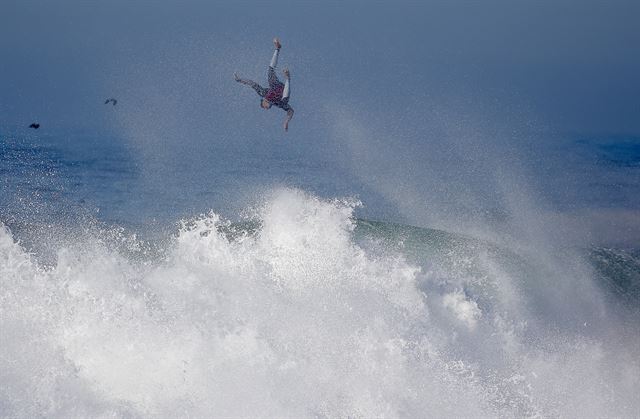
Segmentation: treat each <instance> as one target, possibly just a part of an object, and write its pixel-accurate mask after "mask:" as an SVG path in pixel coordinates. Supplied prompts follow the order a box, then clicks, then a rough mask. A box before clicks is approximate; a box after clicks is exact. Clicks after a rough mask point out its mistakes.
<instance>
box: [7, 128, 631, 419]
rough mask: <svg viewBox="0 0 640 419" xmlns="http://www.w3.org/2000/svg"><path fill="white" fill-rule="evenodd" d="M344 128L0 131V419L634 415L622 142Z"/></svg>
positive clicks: (627, 175)
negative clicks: (316, 144)
mask: <svg viewBox="0 0 640 419" xmlns="http://www.w3.org/2000/svg"><path fill="white" fill-rule="evenodd" d="M357 135H358V133H357V132H356V133H354V132H350V133H349V134H348V135H347V136H349V138H356V139H355V140H352V141H351V142H349V141H348V140H345V142H344V144H346V145H345V147H344V148H343V149H342V152H343V154H348V153H349V152H351V153H353V152H354V150H357V151H359V153H358V154H354V155H355V156H357V157H358V159H359V161H360V162H364V163H363V165H366V167H356V168H355V169H354V166H353V161H352V160H351V159H350V158H345V157H344V156H336V155H334V154H331V153H326V154H323V153H321V152H314V153H312V154H307V153H305V151H304V149H302V148H296V145H295V144H294V143H293V142H292V141H290V140H289V142H287V140H285V139H283V140H281V141H277V142H275V141H269V142H267V140H263V139H260V141H261V142H259V141H257V140H256V143H255V144H251V145H250V146H246V144H240V145H232V146H229V145H225V146H220V145H219V144H218V145H206V146H204V145H202V144H200V145H201V148H200V149H198V147H193V145H192V144H190V143H185V144H184V148H181V147H180V146H175V144H174V147H173V148H172V149H170V150H165V149H161V147H160V146H158V144H157V143H153V144H152V146H149V144H141V143H139V142H135V141H128V138H127V137H126V136H119V135H117V133H115V134H113V135H112V136H109V135H105V134H103V133H99V132H77V131H56V130H52V131H47V130H46V128H44V127H43V128H41V129H40V130H39V131H37V132H36V131H31V132H27V131H25V130H22V129H16V128H13V129H6V130H5V131H4V132H2V133H0V223H1V224H0V284H1V287H0V333H1V336H0V416H1V417H7V418H9V417H60V418H62V417H98V418H99V417H104V418H107V417H109V418H111V417H122V418H137V417H140V418H143V417H145V418H146V417H158V418H160V417H210V416H211V415H212V414H214V415H215V416H218V417H227V416H233V417H469V416H473V417H478V416H482V417H581V418H582V417H605V416H606V417H638V416H640V399H639V398H638V394H637V389H638V388H639V387H640V326H639V325H640V323H639V321H640V251H639V249H640V241H639V239H640V234H639V233H638V231H639V227H640V217H638V214H640V139H638V137H633V136H626V137H625V136H612V135H606V136H600V137H598V136H592V135H591V136H582V135H578V134H554V135H549V134H532V135H531V136H528V137H527V138H528V140H527V141H522V140H519V141H520V142H519V143H518V144H517V147H516V148H517V150H518V153H517V154H518V156H519V157H522V156H525V157H526V158H525V159H524V160H517V159H515V154H513V153H511V154H509V153H508V152H507V153H506V156H504V157H500V158H499V159H497V160H496V159H487V160H486V161H483V156H486V154H483V153H478V152H477V151H478V150H472V151H473V152H474V153H475V154H474V155H473V156H471V157H469V155H466V156H464V157H465V158H464V159H462V160H460V161H456V160H455V159H454V158H453V157H452V155H451V154H447V153H443V152H442V150H443V148H442V147H441V146H442V144H445V143H447V144H448V142H447V141H443V142H442V143H438V142H437V141H436V140H433V141H432V142H431V143H430V145H429V149H430V150H431V152H432V154H434V155H435V156H434V157H432V158H433V161H431V163H433V164H428V163H430V162H426V163H425V164H424V165H418V166H415V167H414V166H412V162H413V160H411V158H410V156H405V157H406V159H405V160H404V161H405V162H407V167H411V168H412V170H408V171H402V173H400V174H397V173H396V172H394V171H393V170H387V168H388V167H392V168H393V167H396V166H397V167H398V170H400V166H401V165H397V162H398V160H397V159H398V158H400V157H402V158H404V157H403V156H400V157H399V156H398V155H395V156H394V155H391V154H389V153H375V158H373V157H372V155H373V154H374V153H373V152H371V153H367V152H366V151H367V150H368V151H372V150H373V151H375V147H376V143H375V142H372V143H371V144H370V145H367V147H368V148H367V149H366V150H365V149H360V148H358V147H361V146H362V144H361V143H360V142H359V140H357ZM532 138H533V139H535V140H531V139H532ZM297 141H300V139H299V138H298V140H297ZM466 145H467V146H468V144H466ZM194 148H195V149H194ZM465 149H469V148H468V147H465ZM437 152H441V153H442V154H440V155H437ZM489 152H491V150H488V151H487V153H489ZM472 154H473V153H472ZM425 155H426V153H425ZM472 157H473V158H472ZM494 157H495V156H494ZM436 160H444V162H443V165H446V166H447V167H448V169H442V167H444V166H437V164H436ZM496 161H498V162H500V163H504V164H498V165H496V164H495V162H496ZM514 161H525V162H526V164H520V165H517V166H518V171H515V169H514V171H513V172H511V171H506V169H505V168H506V167H510V166H508V164H512V163H513V162H514ZM385 164H386V165H385ZM488 168H489V169H491V170H494V169H495V170H496V171H502V174H503V175H501V176H496V177H491V176H488V175H487V173H489V172H490V171H491V170H489V169H488ZM520 169H522V170H525V172H526V176H525V175H522V177H519V176H520V175H519V173H521V172H520V171H519V170H520ZM514 185H516V186H517V187H514ZM404 204H406V205H404ZM461 208H462V209H461Z"/></svg>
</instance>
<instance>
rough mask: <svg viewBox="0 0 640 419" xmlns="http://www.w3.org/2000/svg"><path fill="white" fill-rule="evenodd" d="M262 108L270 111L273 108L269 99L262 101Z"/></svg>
mask: <svg viewBox="0 0 640 419" xmlns="http://www.w3.org/2000/svg"><path fill="white" fill-rule="evenodd" d="M260 106H261V107H262V109H269V108H270V107H271V102H269V101H268V100H267V99H262V100H261V101H260Z"/></svg>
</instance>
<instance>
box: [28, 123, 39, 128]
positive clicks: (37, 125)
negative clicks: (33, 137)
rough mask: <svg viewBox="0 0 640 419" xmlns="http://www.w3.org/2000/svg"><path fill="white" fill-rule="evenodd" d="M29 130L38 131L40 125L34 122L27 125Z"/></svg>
mask: <svg viewBox="0 0 640 419" xmlns="http://www.w3.org/2000/svg"><path fill="white" fill-rule="evenodd" d="M29 128H33V129H38V128H40V124H38V123H36V122H34V123H33V124H31V125H29Z"/></svg>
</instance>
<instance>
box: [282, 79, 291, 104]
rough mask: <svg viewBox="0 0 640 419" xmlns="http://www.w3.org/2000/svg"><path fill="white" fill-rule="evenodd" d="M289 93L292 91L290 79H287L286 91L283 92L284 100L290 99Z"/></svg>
mask: <svg viewBox="0 0 640 419" xmlns="http://www.w3.org/2000/svg"><path fill="white" fill-rule="evenodd" d="M289 93H290V89H289V79H288V78H287V79H286V80H285V81H284V90H283V91H282V99H283V100H286V99H289Z"/></svg>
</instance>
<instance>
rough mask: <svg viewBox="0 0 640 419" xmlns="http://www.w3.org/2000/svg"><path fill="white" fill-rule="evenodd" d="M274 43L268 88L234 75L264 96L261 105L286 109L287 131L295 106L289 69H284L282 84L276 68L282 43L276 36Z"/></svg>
mask: <svg viewBox="0 0 640 419" xmlns="http://www.w3.org/2000/svg"><path fill="white" fill-rule="evenodd" d="M273 45H275V47H276V50H275V51H274V52H273V57H271V63H270V64H269V70H268V72H267V79H268V80H269V88H268V89H265V88H264V87H262V86H260V85H259V84H258V83H256V82H254V81H252V80H244V79H241V78H240V77H238V73H233V77H234V78H235V79H236V81H237V82H238V83H242V84H246V85H248V86H251V87H252V88H253V90H255V91H256V93H257V94H258V95H259V96H260V97H261V98H262V100H261V101H260V106H261V107H262V108H263V109H269V108H271V106H277V107H278V108H280V109H282V110H284V111H286V112H287V117H286V118H285V120H284V130H285V131H287V130H288V129H289V121H291V118H293V108H292V107H291V106H289V93H290V90H289V70H288V69H286V68H285V69H284V70H282V73H283V74H284V77H285V82H284V84H282V82H281V81H280V80H278V76H276V70H275V68H276V65H278V54H279V53H280V48H282V44H281V43H280V40H279V39H278V38H274V39H273Z"/></svg>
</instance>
